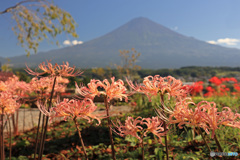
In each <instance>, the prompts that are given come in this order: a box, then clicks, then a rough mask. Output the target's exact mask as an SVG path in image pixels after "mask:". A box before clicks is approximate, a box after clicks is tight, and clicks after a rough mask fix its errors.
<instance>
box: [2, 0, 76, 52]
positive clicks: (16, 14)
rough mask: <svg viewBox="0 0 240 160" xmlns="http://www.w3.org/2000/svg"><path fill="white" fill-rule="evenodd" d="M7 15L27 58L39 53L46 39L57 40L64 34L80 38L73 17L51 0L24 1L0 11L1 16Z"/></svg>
mask: <svg viewBox="0 0 240 160" xmlns="http://www.w3.org/2000/svg"><path fill="white" fill-rule="evenodd" d="M7 13H8V14H11V15H12V18H13V20H14V23H15V26H13V27H12V30H13V31H14V33H15V35H16V36H17V39H18V42H19V44H20V45H21V46H22V47H23V48H25V51H26V53H27V56H29V55H30V52H31V51H34V53H36V52H37V49H38V45H39V42H41V41H42V40H43V39H44V38H46V39H48V38H49V37H52V38H55V37H56V36H57V35H59V34H61V33H62V32H66V33H68V34H70V35H72V36H73V37H77V36H78V35H77V33H76V31H75V26H76V22H75V21H74V19H73V18H72V16H71V15H70V14H69V13H68V12H66V11H64V10H62V9H61V8H59V7H58V6H56V5H55V4H54V3H53V1H51V0H23V1H21V2H19V3H17V4H16V5H14V6H11V7H9V8H7V9H5V10H4V11H0V15H1V14H7ZM56 44H57V45H58V41H56Z"/></svg>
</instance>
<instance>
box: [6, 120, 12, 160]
mask: <svg viewBox="0 0 240 160" xmlns="http://www.w3.org/2000/svg"><path fill="white" fill-rule="evenodd" d="M7 118H8V124H9V132H10V135H9V137H10V138H9V139H10V142H9V143H10V144H9V160H11V159H12V130H11V123H10V119H9V117H7Z"/></svg>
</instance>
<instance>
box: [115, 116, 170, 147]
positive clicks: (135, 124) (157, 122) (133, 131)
mask: <svg viewBox="0 0 240 160" xmlns="http://www.w3.org/2000/svg"><path fill="white" fill-rule="evenodd" d="M113 125H114V127H115V129H113V131H114V132H115V133H117V134H118V135H120V136H121V137H125V136H127V135H131V136H133V137H136V138H137V139H138V140H139V141H140V143H141V142H142V140H143V138H142V136H147V133H149V132H150V133H152V134H154V135H156V136H157V137H158V139H159V142H160V143H162V137H161V136H164V135H166V131H164V128H163V121H162V120H161V119H160V118H158V117H152V118H142V117H137V118H136V119H134V118H133V117H127V119H126V120H125V124H124V125H123V124H122V123H121V122H120V121H119V120H118V121H117V124H114V123H113ZM144 125H146V126H147V127H144Z"/></svg>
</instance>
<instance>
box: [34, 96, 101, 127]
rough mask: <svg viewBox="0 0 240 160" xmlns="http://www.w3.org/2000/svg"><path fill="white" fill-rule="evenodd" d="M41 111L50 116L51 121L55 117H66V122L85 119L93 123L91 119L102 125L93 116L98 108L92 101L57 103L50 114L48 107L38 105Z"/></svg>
mask: <svg viewBox="0 0 240 160" xmlns="http://www.w3.org/2000/svg"><path fill="white" fill-rule="evenodd" d="M37 106H38V108H39V110H40V111H41V112H42V113H43V114H44V115H46V116H49V117H50V118H51V119H52V118H53V117H64V120H67V119H68V118H70V119H74V118H83V119H86V120H88V122H91V119H90V118H92V119H96V120H98V122H99V124H100V123H101V121H100V119H99V118H98V117H97V116H95V115H93V112H94V111H95V110H96V109H97V106H95V104H94V103H93V101H92V100H91V99H87V98H86V99H83V100H82V101H80V100H74V99H72V100H69V99H64V100H63V101H62V102H60V103H57V104H56V106H55V107H52V108H51V109H50V112H48V111H47V109H46V105H44V104H41V103H40V102H38V103H37Z"/></svg>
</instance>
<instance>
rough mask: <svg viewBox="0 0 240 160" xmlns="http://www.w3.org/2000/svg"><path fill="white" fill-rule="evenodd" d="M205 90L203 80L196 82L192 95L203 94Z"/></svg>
mask: <svg viewBox="0 0 240 160" xmlns="http://www.w3.org/2000/svg"><path fill="white" fill-rule="evenodd" d="M202 90H203V81H198V82H195V83H194V84H193V85H192V90H191V95H193V96H196V95H197V94H201V93H202Z"/></svg>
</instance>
